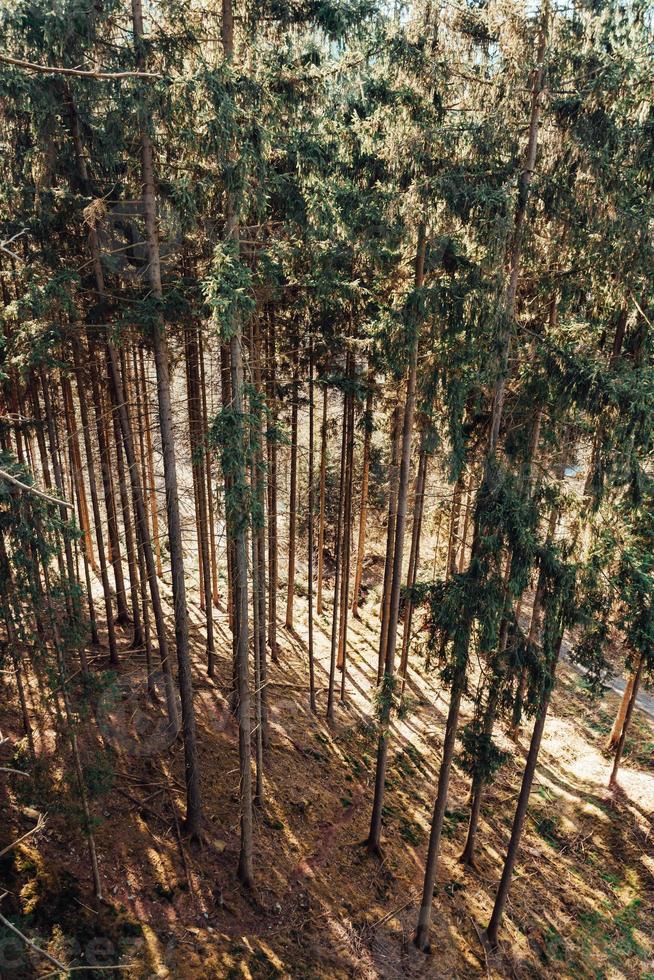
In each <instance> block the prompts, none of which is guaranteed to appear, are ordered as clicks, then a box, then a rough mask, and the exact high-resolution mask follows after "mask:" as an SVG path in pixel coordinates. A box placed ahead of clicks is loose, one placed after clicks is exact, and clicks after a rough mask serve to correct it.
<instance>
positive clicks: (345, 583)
mask: <svg viewBox="0 0 654 980" xmlns="http://www.w3.org/2000/svg"><path fill="white" fill-rule="evenodd" d="M348 377H349V379H350V386H351V385H352V382H353V380H354V356H353V355H352V354H351V355H350V364H349V371H348ZM347 430H348V431H347V452H346V462H345V503H344V514H343V525H344V526H343V557H342V559H341V564H342V568H343V574H342V581H341V617H340V632H339V644H338V663H337V666H338V668H339V670H341V672H342V673H341V702H344V701H345V680H346V674H347V671H346V667H345V663H346V655H347V619H348V612H349V606H350V556H351V550H352V549H351V547H350V545H351V538H352V482H353V477H354V392H353V391H352V390H350V392H349V393H348V419H347Z"/></svg>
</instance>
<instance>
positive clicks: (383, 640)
mask: <svg viewBox="0 0 654 980" xmlns="http://www.w3.org/2000/svg"><path fill="white" fill-rule="evenodd" d="M400 435H401V427H400V405H399V402H398V403H397V404H396V405H395V408H394V409H393V414H392V416H391V447H392V448H391V459H390V465H389V471H388V522H387V527H386V557H385V559H384V583H383V585H382V598H381V604H380V617H381V629H380V631H379V655H378V657H377V684H379V683H381V679H382V676H383V673H384V664H385V663H386V645H387V642H388V620H389V612H390V601H391V580H392V575H393V545H394V542H395V521H396V515H397V485H398V484H397V481H398V479H399V475H400V470H399V466H398V462H399V453H400Z"/></svg>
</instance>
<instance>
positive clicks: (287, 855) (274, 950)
mask: <svg viewBox="0 0 654 980" xmlns="http://www.w3.org/2000/svg"><path fill="white" fill-rule="evenodd" d="M280 604H281V596H280ZM190 612H191V622H192V635H193V640H194V647H195V655H196V662H195V686H196V703H197V709H198V739H199V745H200V752H201V760H202V763H201V782H202V794H203V799H204V808H205V834H204V841H203V844H202V845H201V846H197V845H189V844H188V842H185V841H184V840H183V839H182V837H181V835H180V834H179V832H178V828H179V825H180V822H181V819H182V817H183V803H184V794H183V783H184V780H183V757H182V751H181V748H180V746H179V745H174V746H172V748H171V749H161V748H159V749H157V751H154V752H150V753H148V752H147V751H146V752H141V751H140V750H139V751H138V752H135V751H134V742H133V739H134V738H136V739H137V744H138V745H141V742H139V741H138V740H139V739H141V741H143V740H144V741H145V743H146V745H147V740H148V738H149V737H150V736H151V729H149V728H148V727H147V725H146V726H145V728H144V729H143V730H142V731H141V733H140V735H139V734H138V732H137V733H136V735H135V733H134V730H133V726H134V724H135V720H134V717H133V715H130V723H129V726H126V727H125V729H124V730H123V729H122V728H120V725H118V727H117V728H115V727H112V725H111V724H110V725H109V729H108V730H107V728H106V726H105V729H104V736H105V739H106V743H107V745H108V746H109V747H110V750H111V752H112V753H113V754H112V757H111V758H112V768H113V788H111V789H110V790H108V791H107V792H105V793H104V794H103V795H100V796H99V797H98V798H97V799H96V800H95V802H94V804H93V809H94V815H95V816H96V817H97V819H98V827H97V831H96V833H97V840H98V854H99V861H100V866H101V873H102V878H103V884H104V888H105V894H106V898H107V900H108V903H109V904H108V906H106V907H98V906H97V905H96V903H95V902H94V901H93V899H92V898H90V895H91V889H90V874H89V871H88V867H87V860H86V856H85V842H84V839H83V836H82V834H81V832H80V830H79V822H75V820H73V819H72V818H71V815H70V813H61V812H59V811H58V809H57V801H56V796H55V795H52V794H51V796H50V797H49V799H47V800H46V799H45V797H44V801H43V802H44V803H45V804H47V805H44V807H43V808H44V809H47V810H48V816H47V828H46V832H45V833H43V834H41V835H39V836H38V837H36V838H34V839H31V840H29V841H28V842H26V843H25V844H24V845H20V846H19V848H18V849H17V851H16V852H15V853H16V854H17V856H18V857H17V861H16V862H12V861H11V860H7V859H5V862H4V863H3V864H2V866H1V867H0V884H2V885H3V886H4V887H5V888H7V889H8V890H9V893H10V894H9V896H8V897H7V898H5V900H4V902H3V910H4V914H6V915H10V914H11V915H14V916H16V915H19V916H22V919H21V921H23V922H24V925H25V928H26V929H27V930H28V931H29V932H30V935H33V936H35V937H37V938H38V941H39V943H40V944H41V945H43V946H47V947H48V949H50V950H51V951H54V950H55V949H59V950H60V951H62V950H65V949H68V955H69V957H70V959H69V962H74V963H75V964H77V965H83V964H84V963H87V962H89V961H88V956H89V955H90V954H89V952H88V948H89V943H91V942H93V941H94V940H95V939H97V938H98V935H100V936H101V937H102V936H104V937H106V938H107V939H108V941H109V942H110V943H111V948H112V950H113V953H107V954H106V956H107V957H108V959H107V960H106V962H111V963H113V964H116V963H118V962H119V961H120V962H122V964H123V965H127V964H132V965H131V966H127V969H125V970H123V971H121V973H120V975H121V976H125V977H128V978H135V980H136V978H138V980H141V978H145V977H151V976H162V977H163V976H171V977H184V978H187V977H188V978H205V977H206V978H209V977H230V978H237V977H238V978H241V977H246V978H247V977H257V978H258V977H261V978H268V977H293V978H295V977H297V978H302V980H305V978H307V980H310V978H330V980H338V978H341V977H342V978H347V977H357V978H370V980H375V978H388V980H396V978H397V980H399V978H405V977H407V978H413V977H416V978H441V977H442V978H451V977H459V978H463V977H478V976H484V975H488V976H491V975H492V976H500V977H514V976H517V977H534V976H537V977H566V976H569V977H582V978H583V977H589V978H590V977H611V978H613V977H615V978H619V977H634V978H636V977H647V976H650V977H652V976H654V915H653V914H652V909H653V907H654V861H653V860H652V840H651V838H652V833H651V822H652V811H653V810H654V766H653V765H652V760H651V757H650V756H649V755H648V754H647V750H646V749H645V747H646V746H647V745H651V744H652V741H653V740H654V726H652V724H651V723H650V722H649V721H648V720H647V719H646V718H645V717H644V716H642V715H641V714H640V713H638V712H637V716H636V718H635V726H634V737H633V738H632V739H631V740H630V744H629V745H628V751H627V753H626V757H625V765H624V767H623V769H622V771H621V775H620V791H619V792H618V793H615V794H612V793H610V792H609V791H608V789H607V781H608V774H609V760H608V758H607V756H606V755H605V754H604V752H603V746H604V742H605V740H606V735H607V733H608V730H609V728H610V724H611V722H612V718H613V715H614V712H615V710H616V708H617V703H618V698H617V696H616V695H614V694H607V695H606V696H605V697H604V699H603V700H602V701H601V702H599V703H597V702H592V701H591V700H590V698H589V696H588V693H587V691H586V690H585V687H584V684H583V681H582V680H581V678H580V677H579V675H577V674H576V673H575V672H574V671H573V669H572V668H570V667H568V666H563V667H562V668H561V679H560V684H559V687H558V689H557V691H556V694H555V697H554V699H553V705H552V711H551V716H550V718H549V720H548V725H547V729H546V735H545V739H544V743H543V749H542V754H541V763H540V765H539V769H538V773H537V779H536V783H535V787H534V792H533V795H532V801H531V807H530V813H529V818H528V822H527V830H526V834H525V839H524V844H523V847H522V850H521V854H520V859H519V862H518V867H517V869H516V875H515V880H514V882H513V886H512V890H511V895H510V902H509V906H508V909H507V915H506V919H505V924H504V928H503V932H502V946H501V949H500V952H499V953H498V955H497V956H495V957H492V958H491V959H487V958H486V957H485V955H484V952H483V949H482V946H481V943H480V941H479V930H480V929H481V928H483V926H484V925H485V924H486V922H487V921H488V916H489V914H490V910H491V908H492V900H493V894H494V889H495V886H496V883H497V880H498V877H499V873H500V870H501V862H502V859H503V855H504V851H505V848H506V843H507V840H508V834H509V830H510V824H511V819H512V815H513V808H514V805H515V800H516V794H517V790H518V787H519V779H520V772H521V767H522V765H523V762H524V757H525V754H526V750H527V745H528V727H526V729H525V732H524V733H523V735H522V736H521V738H520V740H519V742H518V744H517V748H516V745H515V744H514V743H512V742H510V741H509V740H508V739H504V741H503V746H504V747H505V748H507V749H509V748H510V749H511V750H512V752H513V756H512V758H511V760H510V761H509V762H508V763H507V765H506V766H505V767H504V768H503V769H502V770H501V772H500V774H499V777H498V779H497V781H496V783H495V784H494V785H493V786H492V787H491V788H490V789H489V791H488V794H487V798H486V800H485V803H484V807H483V810H482V822H481V826H480V830H479V850H478V870H477V871H476V872H470V871H467V870H465V869H464V868H463V867H462V866H461V865H460V864H459V863H458V860H457V858H458V855H459V853H460V851H461V849H462V846H463V842H464V838H465V832H466V821H467V805H466V804H467V794H468V782H467V779H466V778H465V777H464V776H463V774H462V773H461V772H460V771H458V770H456V769H455V772H454V777H453V780H452V785H451V796H450V801H449V809H448V814H447V818H446V822H445V831H444V841H443V857H442V863H441V867H440V873H439V878H438V885H437V889H436V895H435V899H434V908H433V922H434V924H433V950H434V952H433V955H432V956H430V957H425V956H423V955H422V954H420V953H418V952H417V951H416V950H415V949H414V947H413V946H412V944H411V934H412V931H413V928H414V925H415V920H416V915H417V907H418V903H419V899H420V893H421V887H422V868H423V862H424V854H425V849H426V845H427V839H428V833H429V822H430V819H431V808H432V805H433V797H434V792H435V785H436V780H437V775H438V765H439V761H440V746H441V740H442V735H443V727H444V712H445V710H446V708H447V701H446V698H445V697H444V694H443V692H442V691H441V690H440V687H439V682H438V678H437V676H436V675H435V674H433V673H430V674H425V673H424V672H423V671H422V670H421V665H420V664H419V663H417V662H414V663H412V669H411V675H410V679H409V684H408V687H407V691H408V693H409V695H410V698H411V707H410V710H409V711H408V713H407V714H406V716H405V717H403V718H402V719H401V720H400V719H396V720H395V721H394V723H393V730H392V733H391V752H390V764H389V771H388V789H387V795H386V805H385V823H384V857H383V860H381V861H378V860H372V859H370V858H368V857H367V856H366V852H365V849H364V848H363V847H362V845H361V842H362V841H363V840H364V838H365V837H366V834H367V831H368V821H369V817H370V806H371V800H372V790H373V780H374V765H375V752H376V729H375V719H374V711H373V708H372V706H371V704H372V702H371V692H372V687H373V682H374V678H375V675H376V662H377V632H378V628H379V624H378V619H377V611H376V607H375V606H374V604H372V603H369V604H367V605H365V606H364V608H363V610H362V618H361V619H360V620H353V619H351V620H350V627H351V628H350V632H349V643H348V661H347V677H346V685H345V689H346V698H345V703H344V704H340V703H339V704H338V705H337V712H336V723H335V725H334V727H333V728H332V729H330V728H329V727H328V726H327V724H326V722H325V719H324V711H325V706H326V686H327V678H328V664H329V638H330V615H329V614H330V607H329V606H328V608H327V611H326V614H325V615H323V616H322V617H317V618H316V683H317V688H318V707H319V712H318V715H317V716H316V717H314V716H312V715H311V713H310V711H309V705H308V691H307V681H308V665H307V650H306V645H305V638H306V628H307V622H306V604H305V600H304V599H303V598H302V597H298V599H297V601H296V634H295V635H290V634H288V633H286V632H285V631H284V630H283V629H281V628H280V631H279V636H280V644H281V664H280V666H278V667H275V666H274V665H271V666H270V667H269V686H268V700H269V707H270V718H271V747H270V750H269V752H268V754H267V759H266V778H265V793H266V799H265V803H264V806H263V807H262V808H261V809H260V810H258V811H257V812H256V815H255V824H256V826H255V840H256V859H255V867H256V876H257V884H256V888H255V890H254V892H253V894H251V895H248V894H246V893H244V892H243V891H242V889H241V887H240V886H239V884H238V883H237V881H236V878H235V869H236V863H237V856H238V830H239V813H238V793H237V787H238V759H237V750H236V729H235V725H234V722H233V720H232V719H231V716H230V714H229V711H228V710H227V700H226V693H227V691H228V687H229V678H230V672H231V666H230V656H231V654H230V647H229V639H230V638H229V634H228V631H227V629H226V625H225V622H224V617H223V616H222V615H221V614H218V613H217V614H216V625H217V627H218V636H219V643H220V648H219V653H220V656H219V670H218V676H217V678H216V680H215V681H212V680H210V679H209V678H208V677H207V676H206V673H205V670H204V666H203V625H202V624H203V616H202V614H201V613H200V610H199V608H198V607H197V606H196V605H194V604H193V605H191V607H190ZM122 646H123V650H122V653H121V657H122V665H121V668H120V674H121V676H125V677H128V678H129V683H128V685H127V691H128V693H129V692H132V691H133V692H134V693H133V694H129V696H128V697H127V703H128V708H129V707H131V708H135V707H136V706H137V705H138V706H139V707H140V708H141V709H142V710H143V711H144V712H145V714H146V716H147V717H150V716H152V717H154V715H153V713H152V712H149V709H148V708H147V704H146V702H145V701H143V699H142V698H141V696H140V693H139V691H140V689H141V687H142V680H143V658H142V656H141V655H139V654H132V653H130V652H129V651H128V650H127V649H126V647H127V638H125V640H124V642H123V644H122ZM337 682H340V675H339V676H338V678H337ZM140 685H141V686H140ZM32 698H33V700H34V705H35V706H36V704H37V694H36V691H35V690H34V691H32ZM139 699H140V700H139ZM466 710H467V709H466ZM2 712H3V714H2V717H1V719H0V727H1V728H2V731H3V733H4V734H5V735H8V736H9V742H8V743H5V746H3V750H4V749H5V747H6V746H11V745H12V744H13V742H14V741H15V739H16V738H17V737H18V736H17V733H18V732H19V718H18V716H17V714H16V713H15V712H14V711H13V710H12V709H10V708H8V707H7V706H6V705H5V707H4V708H3V709H2ZM35 716H36V712H35ZM130 726H131V727H130ZM54 727H55V726H54V722H49V723H48V726H47V728H46V730H45V731H44V732H43V733H39V735H38V738H37V744H38V747H39V752H40V754H41V755H42V757H43V758H44V760H46V761H47V760H48V759H50V758H52V757H54V756H53V753H54V752H55V748H56V744H55V739H54V736H53V731H54ZM95 731H96V729H95V727H94V726H88V727H84V726H82V729H81V732H82V735H83V738H82V741H83V748H84V753H85V757H86V758H87V760H88V759H93V757H94V742H92V741H91V738H96V737H97V736H96V735H95V734H93V735H92V734H91V733H93V732H95ZM154 731H155V733H156V727H155V729H154ZM121 733H122V734H125V733H127V734H126V736H125V737H124V738H121ZM97 744H98V746H99V743H97ZM98 757H100V756H99V753H98ZM9 758H10V752H9V749H7V751H6V752H5V754H4V755H3V756H2V759H3V762H2V764H3V765H5V764H9V761H8V760H9ZM5 760H6V761H5ZM52 769H53V772H52V773H51V775H52V776H53V777H54V782H55V783H56V784H59V783H60V781H61V778H62V773H61V772H56V771H54V766H52ZM44 793H45V791H44ZM46 795H47V794H46ZM26 803H31V804H32V805H34V806H40V805H41V801H40V800H39V798H37V796H35V798H34V799H32V800H25V799H24V798H23V797H21V796H20V787H19V780H18V779H15V780H11V779H8V780H7V782H6V784H5V790H4V792H3V796H2V819H3V823H4V831H5V834H6V835H7V839H8V840H10V839H12V838H13V837H18V836H19V835H20V833H23V832H24V831H25V829H26V827H27V826H29V821H28V820H26V819H25V818H24V817H23V816H21V810H20V807H23V806H25V804H26ZM0 849H1V848H0ZM45 869H48V871H47V874H46V871H45ZM28 911H29V915H28V914H27V912H28ZM75 939H76V940H77V946H75V945H74V942H73V940H75ZM66 943H68V946H67V945H66ZM71 943H72V945H71ZM62 955H63V952H62ZM85 957H86V959H85ZM96 961H97V960H96ZM29 968H30V969H31V970H32V971H33V972H32V973H29V972H25V973H24V975H25V976H28V975H29V976H33V975H36V976H38V975H40V974H45V973H47V972H48V971H49V970H50V969H52V964H48V963H47V962H43V961H39V960H37V959H33V960H32V962H31V963H30V966H29ZM98 975H99V974H98ZM16 976H18V977H20V976H21V973H20V972H18V973H16Z"/></svg>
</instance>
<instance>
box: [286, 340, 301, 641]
mask: <svg viewBox="0 0 654 980" xmlns="http://www.w3.org/2000/svg"><path fill="white" fill-rule="evenodd" d="M297 343H299V340H298V341H297ZM298 376H299V351H298V350H296V351H295V352H294V354H293V394H292V396H291V398H292V401H291V489H290V497H289V504H288V588H287V592H286V629H287V630H291V631H292V630H293V600H294V598H295V539H296V534H297V415H298Z"/></svg>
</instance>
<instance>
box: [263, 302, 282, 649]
mask: <svg viewBox="0 0 654 980" xmlns="http://www.w3.org/2000/svg"><path fill="white" fill-rule="evenodd" d="M276 345H277V338H276V334H275V317H274V313H272V312H271V313H270V315H269V317H268V330H267V333H266V351H267V357H266V395H267V401H268V411H269V413H270V415H269V419H270V421H269V427H270V429H271V430H272V432H269V434H268V438H267V440H266V446H267V453H268V646H269V647H270V656H271V659H272V661H273V663H275V664H276V663H279V657H278V653H277V588H278V582H279V564H278V560H277V393H276V375H277V362H276Z"/></svg>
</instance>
